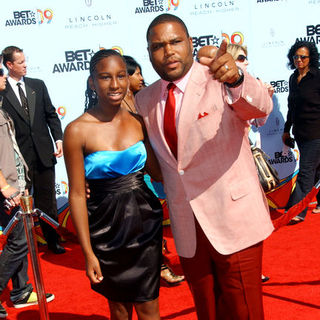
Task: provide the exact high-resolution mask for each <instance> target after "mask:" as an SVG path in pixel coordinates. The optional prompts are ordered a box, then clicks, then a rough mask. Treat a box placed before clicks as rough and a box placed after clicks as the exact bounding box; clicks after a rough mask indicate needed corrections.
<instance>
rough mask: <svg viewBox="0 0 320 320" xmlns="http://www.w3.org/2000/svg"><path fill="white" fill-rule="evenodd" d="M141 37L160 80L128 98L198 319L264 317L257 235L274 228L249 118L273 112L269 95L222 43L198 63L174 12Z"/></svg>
mask: <svg viewBox="0 0 320 320" xmlns="http://www.w3.org/2000/svg"><path fill="white" fill-rule="evenodd" d="M147 42H148V52H149V58H150V61H151V63H152V65H153V68H154V69H155V71H156V72H157V73H158V74H159V76H160V77H161V80H158V81H156V82H155V83H153V84H152V85H150V86H148V87H147V88H145V89H143V90H142V91H141V92H139V93H138V94H137V95H136V101H135V103H136V108H137V110H138V112H139V113H140V114H141V115H142V117H143V118H144V121H145V124H146V127H147V130H148V135H149V139H150V141H151V144H152V146H153V148H154V151H155V153H156V155H157V157H158V160H159V163H160V166H161V170H162V174H163V179H164V187H165V192H166V194H167V197H168V206H169V211H170V219H171V226H172V231H173V235H174V239H175V244H176V248H177V252H178V254H179V256H180V261H181V265H182V268H183V271H184V274H185V276H186V280H187V281H188V284H189V286H190V289H191V292H192V294H193V298H194V302H195V306H196V312H197V316H198V319H200V320H207V319H210V320H213V319H219V320H221V319H234V320H235V319H237V320H244V319H246V320H247V319H253V320H261V319H263V318H264V315H263V305H262V286H261V263H262V241H263V240H264V239H265V238H267V237H268V236H269V235H270V234H271V233H272V231H273V225H272V222H271V220H270V216H269V211H268V205H267V202H266V199H265V196H264V193H263V191H262V188H261V186H260V183H259V180H258V176H257V173H256V168H255V165H254V162H253V158H252V154H251V150H250V145H249V140H248V128H249V125H248V123H249V122H248V120H250V119H253V118H261V117H264V116H266V115H267V114H268V113H270V112H271V110H272V101H271V98H270V96H269V95H268V91H267V89H266V88H264V87H263V85H261V84H260V83H259V82H258V81H257V80H256V79H254V78H253V77H251V76H250V75H249V74H247V73H246V72H245V71H241V69H239V68H238V67H237V66H236V64H235V62H234V59H233V58H232V57H231V55H230V54H228V53H226V46H227V43H226V41H224V42H222V44H221V46H220V49H219V50H218V52H217V55H216V57H215V58H214V59H210V58H201V63H202V64H205V65H202V64H199V63H198V62H195V61H194V60H193V47H192V39H191V38H190V36H189V34H188V30H187V28H186V26H185V24H184V23H183V21H182V20H181V19H180V18H178V17H176V16H174V15H170V14H162V15H160V16H158V17H156V18H155V19H154V20H153V21H152V22H151V24H150V26H149V28H148V31H147ZM172 120H173V121H172Z"/></svg>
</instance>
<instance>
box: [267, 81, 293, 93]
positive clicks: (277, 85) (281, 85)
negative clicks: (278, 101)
mask: <svg viewBox="0 0 320 320" xmlns="http://www.w3.org/2000/svg"><path fill="white" fill-rule="evenodd" d="M270 84H271V85H272V86H273V88H274V93H284V92H289V85H288V81H286V80H275V81H270Z"/></svg>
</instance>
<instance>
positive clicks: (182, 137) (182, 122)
mask: <svg viewBox="0 0 320 320" xmlns="http://www.w3.org/2000/svg"><path fill="white" fill-rule="evenodd" d="M198 68H199V65H198V63H197V62H195V65H194V66H193V70H192V74H191V75H190V79H189V82H188V84H187V87H186V91H185V94H184V97H183V101H182V106H181V110H180V115H179V123H178V128H177V133H178V159H179V160H180V158H181V157H182V152H183V149H184V146H185V144H186V143H188V139H187V138H188V133H189V130H190V128H191V126H192V124H193V123H194V122H195V121H197V120H198V115H199V110H198V109H197V108H195V107H194V106H198V105H200V99H201V98H202V96H203V94H204V92H205V86H204V83H205V82H206V81H207V78H206V77H205V75H204V74H203V72H201V71H198V70H197V69H198Z"/></svg>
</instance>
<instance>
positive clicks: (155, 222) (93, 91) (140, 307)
mask: <svg viewBox="0 0 320 320" xmlns="http://www.w3.org/2000/svg"><path fill="white" fill-rule="evenodd" d="M88 81H89V85H90V90H87V94H88V93H89V95H87V107H86V110H85V111H86V112H85V113H84V114H83V115H82V116H80V117H79V118H77V119H76V120H74V121H73V122H71V123H70V124H69V125H68V126H67V128H66V130H65V134H64V154H65V162H66V168H67V172H68V178H69V186H70V192H69V202H70V210H71V216H72V220H73V223H74V226H75V228H76V230H77V233H78V238H79V241H80V245H81V247H82V250H83V253H84V256H85V260H86V272H87V276H88V278H89V279H90V281H91V286H92V289H93V290H95V291H97V292H99V293H100V294H102V295H104V296H105V297H106V298H108V301H109V308H110V314H111V319H131V318H132V312H133V307H134V308H135V310H136V313H137V315H138V319H141V320H143V319H148V320H149V319H150V320H153V319H157V320H158V319H160V315H159V305H158V296H159V285H160V266H161V242H162V208H161V204H160V203H159V201H158V199H157V198H156V197H155V196H154V194H153V193H152V191H151V190H150V189H149V188H148V187H147V186H146V184H145V183H144V179H143V171H144V170H146V171H147V172H148V173H149V174H150V175H151V176H152V177H153V178H154V179H155V180H161V179H162V177H161V172H160V169H159V166H158V163H157V160H156V158H155V156H154V154H153V151H152V149H151V146H150V144H149V142H148V138H147V136H146V131H145V128H144V124H143V121H142V120H141V118H140V117H139V116H138V115H134V114H132V113H130V112H128V111H127V110H126V109H125V108H121V102H122V100H123V98H124V97H125V95H126V93H127V89H128V74H127V71H126V64H125V61H124V60H123V58H122V56H121V55H120V54H119V53H117V52H116V51H114V50H100V51H98V52H97V53H96V54H95V55H94V56H93V57H92V59H91V62H90V77H89V80H88ZM85 181H87V182H88V184H89V189H90V198H89V199H88V200H87V199H86V192H85Z"/></svg>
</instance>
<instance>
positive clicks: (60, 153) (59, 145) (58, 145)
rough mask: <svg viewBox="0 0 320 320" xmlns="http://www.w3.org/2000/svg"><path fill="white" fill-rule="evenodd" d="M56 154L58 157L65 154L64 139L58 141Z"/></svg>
mask: <svg viewBox="0 0 320 320" xmlns="http://www.w3.org/2000/svg"><path fill="white" fill-rule="evenodd" d="M54 155H55V156H56V157H57V158H60V157H62V156H63V149H62V141H56V152H55V153H54Z"/></svg>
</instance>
